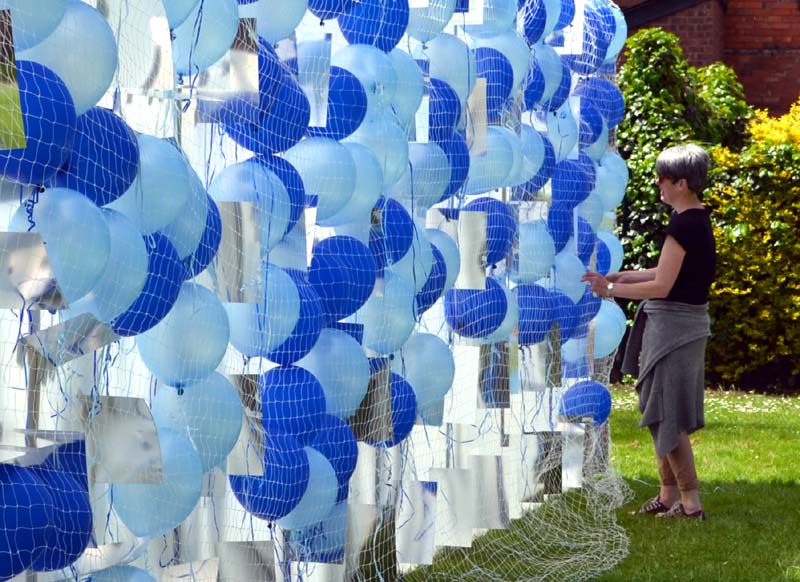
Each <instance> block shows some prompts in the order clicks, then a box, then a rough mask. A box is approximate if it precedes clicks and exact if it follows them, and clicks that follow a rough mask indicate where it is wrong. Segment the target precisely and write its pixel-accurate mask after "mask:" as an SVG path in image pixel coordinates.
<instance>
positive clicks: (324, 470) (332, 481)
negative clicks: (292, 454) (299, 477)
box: [277, 447, 339, 531]
mask: <svg viewBox="0 0 800 582" xmlns="http://www.w3.org/2000/svg"><path fill="white" fill-rule="evenodd" d="M304 450H305V452H306V456H307V457H308V468H309V471H308V485H307V487H306V490H305V492H304V493H303V496H302V497H301V498H300V501H298V502H297V505H295V506H294V509H292V510H291V511H290V512H289V513H288V514H286V515H284V516H283V517H281V518H279V519H278V520H277V522H278V525H279V526H281V527H282V528H283V529H284V530H292V531H294V530H298V529H305V528H308V527H310V526H313V525H315V524H318V523H319V522H321V521H322V520H324V519H325V518H326V517H328V515H329V514H330V512H331V511H332V510H333V507H334V505H336V496H337V493H338V491H339V482H338V480H337V479H336V470H335V469H334V468H333V465H331V463H330V461H328V459H327V458H326V457H325V455H323V454H322V453H320V452H319V451H318V450H316V449H314V448H312V447H305V449H304Z"/></svg>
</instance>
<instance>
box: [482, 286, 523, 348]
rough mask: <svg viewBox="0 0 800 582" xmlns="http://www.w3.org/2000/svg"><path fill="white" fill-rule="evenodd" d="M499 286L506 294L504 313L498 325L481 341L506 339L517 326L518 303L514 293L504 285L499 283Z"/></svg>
mask: <svg viewBox="0 0 800 582" xmlns="http://www.w3.org/2000/svg"><path fill="white" fill-rule="evenodd" d="M500 288H501V289H502V290H503V293H505V295H506V305H507V306H506V315H505V317H503V321H502V322H501V323H500V326H499V327H498V328H497V329H496V330H494V331H493V332H492V333H490V334H489V335H487V336H486V337H485V338H483V339H482V340H481V343H496V342H504V341H508V338H509V336H510V335H511V332H512V331H514V328H515V327H517V324H518V323H519V303H518V302H517V297H516V294H514V293H512V292H511V289H509V288H508V287H507V286H506V285H501V286H500Z"/></svg>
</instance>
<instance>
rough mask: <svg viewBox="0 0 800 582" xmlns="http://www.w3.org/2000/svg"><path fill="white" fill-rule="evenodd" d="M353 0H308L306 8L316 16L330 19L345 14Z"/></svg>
mask: <svg viewBox="0 0 800 582" xmlns="http://www.w3.org/2000/svg"><path fill="white" fill-rule="evenodd" d="M353 2H354V0H308V10H309V11H310V12H311V13H312V14H313V15H314V16H316V17H317V18H320V19H322V20H331V19H333V18H338V17H339V16H341V15H342V14H346V13H347V12H349V11H350V9H351V8H352V7H353Z"/></svg>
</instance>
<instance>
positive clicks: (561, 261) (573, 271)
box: [553, 251, 587, 303]
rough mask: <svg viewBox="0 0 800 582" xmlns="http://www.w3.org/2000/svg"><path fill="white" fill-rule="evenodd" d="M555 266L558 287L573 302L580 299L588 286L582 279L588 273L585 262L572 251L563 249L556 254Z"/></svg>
mask: <svg viewBox="0 0 800 582" xmlns="http://www.w3.org/2000/svg"><path fill="white" fill-rule="evenodd" d="M553 267H554V269H555V284H556V289H558V290H559V291H561V292H562V293H563V294H564V295H566V296H567V297H569V298H570V299H571V300H572V302H573V303H577V302H578V301H580V298H581V297H583V293H584V291H586V286H587V283H584V282H582V281H581V277H582V276H583V274H584V273H586V266H585V265H584V264H583V262H582V261H581V260H580V259H579V258H578V257H577V256H575V255H574V254H572V253H571V252H569V251H561V252H560V253H558V254H557V255H556V259H555V262H554V264H553Z"/></svg>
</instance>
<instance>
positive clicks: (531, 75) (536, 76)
mask: <svg viewBox="0 0 800 582" xmlns="http://www.w3.org/2000/svg"><path fill="white" fill-rule="evenodd" d="M545 83H546V81H545V76H544V72H543V71H542V68H541V65H540V64H539V61H538V60H537V59H536V58H534V59H531V64H530V66H529V67H528V72H527V73H525V77H524V78H523V79H522V98H523V103H524V105H525V109H526V110H531V109H535V108H536V107H538V106H539V103H540V102H541V101H542V97H543V96H544V92H545V87H546V84H545Z"/></svg>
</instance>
